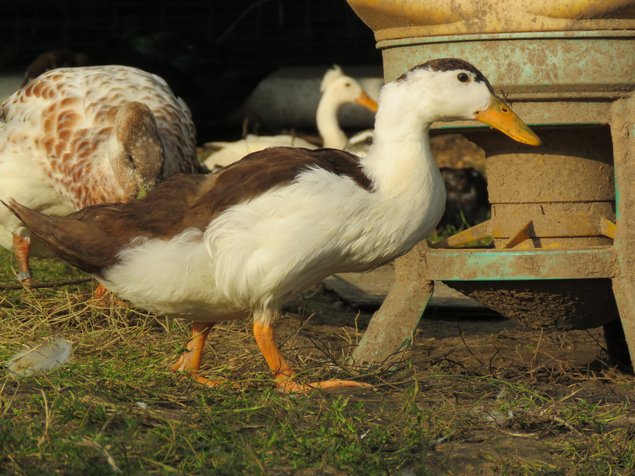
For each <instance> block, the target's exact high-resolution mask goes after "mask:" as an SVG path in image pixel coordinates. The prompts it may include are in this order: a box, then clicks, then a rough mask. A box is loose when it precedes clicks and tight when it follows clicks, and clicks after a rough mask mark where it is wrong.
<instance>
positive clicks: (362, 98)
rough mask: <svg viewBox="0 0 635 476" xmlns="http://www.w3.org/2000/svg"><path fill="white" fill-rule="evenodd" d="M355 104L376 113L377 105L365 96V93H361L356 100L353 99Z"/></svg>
mask: <svg viewBox="0 0 635 476" xmlns="http://www.w3.org/2000/svg"><path fill="white" fill-rule="evenodd" d="M355 102H356V103H357V104H359V105H360V106H364V107H365V108H367V109H370V110H371V111H373V112H377V103H376V102H375V100H374V99H373V98H371V97H370V96H369V95H368V94H366V92H365V91H362V94H360V95H359V96H358V97H357V99H355Z"/></svg>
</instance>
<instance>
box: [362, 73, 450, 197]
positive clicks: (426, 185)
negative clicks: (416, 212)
mask: <svg viewBox="0 0 635 476" xmlns="http://www.w3.org/2000/svg"><path fill="white" fill-rule="evenodd" d="M400 96H402V97H400ZM381 99H383V101H382V102H381V105H380V108H379V111H378V112H377V115H376V117H375V131H374V141H373V145H372V147H371V148H370V150H369V152H368V156H367V157H366V158H364V159H362V166H363V167H364V169H365V171H366V173H367V174H368V175H369V176H370V178H371V180H372V181H373V183H374V185H375V189H376V190H377V191H379V192H381V193H382V194H383V195H384V196H389V197H398V196H402V197H404V198H405V197H411V196H412V195H417V194H421V193H424V194H431V195H435V196H443V200H445V194H444V187H443V179H442V177H441V173H440V172H439V168H438V166H437V165H436V163H435V161H434V158H433V156H432V152H431V150H430V142H429V136H428V129H429V127H430V124H431V123H432V119H430V120H427V119H426V118H425V117H420V116H418V115H417V114H416V112H415V110H414V108H411V107H409V104H408V101H409V99H410V98H408V97H407V96H405V92H404V91H402V90H400V89H399V88H397V87H395V86H393V85H387V86H385V87H384V90H383V91H382V98H381ZM410 100H411V99H410Z"/></svg>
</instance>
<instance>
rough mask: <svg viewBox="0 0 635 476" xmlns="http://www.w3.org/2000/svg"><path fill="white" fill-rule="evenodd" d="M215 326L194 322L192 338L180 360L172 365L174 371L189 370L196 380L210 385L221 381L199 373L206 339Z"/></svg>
mask: <svg viewBox="0 0 635 476" xmlns="http://www.w3.org/2000/svg"><path fill="white" fill-rule="evenodd" d="M213 326H214V324H213V323H209V322H193V323H192V338H191V339H190V341H189V342H188V343H187V348H186V350H185V351H184V352H183V354H181V357H179V360H177V361H176V362H175V363H174V364H173V365H172V367H170V368H171V369H172V371H174V372H189V373H190V375H191V376H192V378H193V379H194V380H196V381H197V382H198V383H200V384H203V385H207V386H208V387H213V386H216V385H219V384H220V382H216V381H213V380H210V379H208V378H205V377H202V376H200V375H199V374H198V372H199V370H200V368H201V358H202V356H203V349H204V348H205V341H206V340H207V335H208V334H209V331H210V330H211V329H212V327H213Z"/></svg>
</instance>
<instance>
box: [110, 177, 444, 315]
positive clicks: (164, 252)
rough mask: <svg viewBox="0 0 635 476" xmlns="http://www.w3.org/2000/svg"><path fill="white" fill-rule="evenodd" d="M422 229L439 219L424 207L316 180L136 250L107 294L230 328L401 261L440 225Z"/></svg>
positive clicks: (346, 183) (115, 272)
mask: <svg viewBox="0 0 635 476" xmlns="http://www.w3.org/2000/svg"><path fill="white" fill-rule="evenodd" d="M312 184H315V186H312ZM325 184H326V186H325ZM442 212H443V208H442V206H441V210H440V213H441V214H442ZM437 214H438V213H437ZM439 217H440V214H439ZM422 220H424V221H426V220H427V221H430V218H429V217H428V218H426V215H425V214H422V211H421V206H420V205H419V204H416V203H411V202H410V206H403V204H402V203H401V201H397V202H392V201H390V200H386V199H385V198H379V197H377V196H376V195H375V194H374V193H369V192H367V191H365V190H363V189H361V188H359V187H358V186H352V184H351V181H350V179H342V178H339V177H336V176H334V175H332V174H329V173H327V172H325V171H314V172H311V173H307V174H304V176H303V178H302V180H301V181H300V182H299V183H296V184H292V185H289V186H285V187H282V188H280V189H278V190H275V191H270V192H268V193H266V194H265V195H263V196H261V197H259V198H257V199H254V200H252V201H250V202H247V203H244V204H241V205H238V206H234V207H232V208H230V209H229V210H227V211H226V212H224V213H223V214H221V215H220V216H219V217H217V218H216V219H214V220H213V222H212V223H211V224H210V225H209V226H208V228H207V229H206V230H205V233H204V234H202V233H201V232H200V231H198V230H189V231H187V232H185V233H182V234H181V235H179V236H177V237H175V238H174V239H172V240H171V241H165V240H160V239H154V240H149V241H146V242H144V243H142V244H139V245H136V246H131V247H129V248H128V249H127V250H124V252H123V254H122V256H121V258H122V259H121V263H120V264H118V265H116V266H114V267H112V268H111V269H109V270H107V271H106V272H105V274H104V284H105V285H106V287H108V288H109V289H111V290H112V291H114V292H115V293H117V294H119V295H120V296H121V297H123V298H125V299H128V300H130V301H131V302H133V303H134V304H135V305H137V306H140V307H143V308H146V309H148V310H151V311H154V312H160V313H166V314H172V315H178V316H182V317H185V316H187V317H189V318H191V319H194V320H201V321H203V320H204V321H215V320H224V319H228V318H232V317H231V316H232V315H234V314H235V313H236V312H237V311H238V310H240V309H243V310H249V309H258V308H265V309H277V308H279V306H280V305H281V304H283V303H284V302H285V301H286V300H288V299H289V298H291V297H292V296H294V295H295V294H297V293H299V292H301V291H303V290H304V289H306V288H307V287H309V286H311V285H312V284H315V283H317V282H319V281H320V280H321V279H323V278H325V277H326V276H328V275H330V274H332V273H336V272H342V271H360V270H364V269H369V268H372V267H374V266H376V265H378V264H380V263H382V262H384V261H385V260H387V259H390V258H392V257H394V256H397V255H399V254H402V253H403V252H405V251H407V249H409V247H411V246H412V245H413V244H414V242H416V240H418V239H420V238H421V237H419V235H420V234H421V233H427V232H429V231H430V230H427V229H425V230H424V229H423V228H425V227H428V228H430V227H434V225H435V224H436V223H432V224H431V225H430V226H428V225H427V224H426V223H422ZM422 227H423V228H422Z"/></svg>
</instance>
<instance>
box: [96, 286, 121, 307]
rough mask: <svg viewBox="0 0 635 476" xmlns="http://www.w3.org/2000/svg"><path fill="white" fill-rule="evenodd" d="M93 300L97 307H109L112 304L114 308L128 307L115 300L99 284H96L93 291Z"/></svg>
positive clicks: (104, 287) (117, 299) (115, 298)
mask: <svg viewBox="0 0 635 476" xmlns="http://www.w3.org/2000/svg"><path fill="white" fill-rule="evenodd" d="M93 300H94V301H95V303H96V304H97V305H98V306H103V307H109V306H110V305H113V304H114V305H115V306H120V307H128V304H126V303H125V302H124V301H122V300H121V299H119V298H117V296H115V295H114V294H113V293H111V292H110V291H109V290H108V288H106V286H104V285H103V284H101V283H98V284H97V286H95V289H93Z"/></svg>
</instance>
